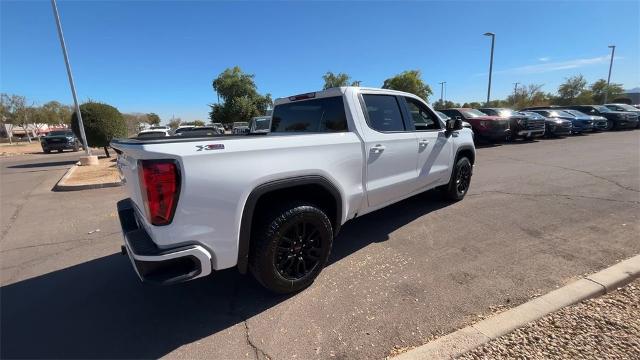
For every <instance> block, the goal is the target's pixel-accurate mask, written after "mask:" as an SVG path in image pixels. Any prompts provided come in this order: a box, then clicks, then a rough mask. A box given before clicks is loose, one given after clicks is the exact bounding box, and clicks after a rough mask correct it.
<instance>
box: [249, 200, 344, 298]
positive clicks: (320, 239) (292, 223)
mask: <svg viewBox="0 0 640 360" xmlns="http://www.w3.org/2000/svg"><path fill="white" fill-rule="evenodd" d="M252 239H253V241H252V244H251V250H250V254H249V261H250V269H251V272H252V273H253V276H254V277H255V278H256V280H258V282H259V283H260V284H262V285H263V286H264V287H266V288H267V289H269V290H271V291H273V292H276V293H281V294H287V293H293V292H297V291H300V290H302V289H304V288H306V287H308V286H309V285H311V284H312V283H313V281H314V280H315V278H316V277H317V276H318V274H320V271H322V268H323V267H324V265H325V263H326V262H327V259H328V258H329V254H330V252H331V246H332V243H333V227H332V226H331V221H329V218H328V217H327V215H326V214H325V213H324V212H323V211H322V210H321V209H319V208H317V207H316V206H315V205H312V204H309V203H305V202H294V203H290V204H289V205H286V206H283V207H280V208H277V209H275V210H274V209H269V210H267V211H266V212H265V215H264V216H263V217H262V218H261V219H260V220H259V221H258V224H257V227H256V231H254V232H253V235H252Z"/></svg>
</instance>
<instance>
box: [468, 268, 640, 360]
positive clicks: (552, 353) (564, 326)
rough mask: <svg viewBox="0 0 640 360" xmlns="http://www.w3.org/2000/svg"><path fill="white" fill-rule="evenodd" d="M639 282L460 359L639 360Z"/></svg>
mask: <svg viewBox="0 0 640 360" xmlns="http://www.w3.org/2000/svg"><path fill="white" fill-rule="evenodd" d="M639 357H640V280H635V281H634V282H632V283H630V284H629V285H627V286H626V287H623V288H621V289H618V290H617V291H613V292H610V293H608V294H606V295H603V296H601V297H598V298H595V299H590V300H586V301H584V302H582V303H579V304H575V305H572V306H569V307H566V308H563V309H561V310H559V311H557V312H555V313H551V314H549V315H547V316H545V317H543V318H541V319H540V320H538V321H535V322H533V323H531V324H529V325H528V326H526V327H523V328H520V329H517V330H515V331H513V332H512V333H510V334H508V335H504V336H502V337H500V338H498V339H495V340H493V341H491V342H489V343H487V344H485V345H483V346H481V347H479V348H476V349H475V350H472V351H471V352H468V353H466V354H463V355H462V356H460V357H459V359H575V358H580V359H606V358H615V359H638V358H639Z"/></svg>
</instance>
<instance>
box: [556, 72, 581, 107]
mask: <svg viewBox="0 0 640 360" xmlns="http://www.w3.org/2000/svg"><path fill="white" fill-rule="evenodd" d="M586 89H587V80H586V79H585V78H584V76H582V75H576V76H572V77H570V78H567V79H565V82H564V83H562V84H560V86H559V87H558V97H557V98H556V101H557V102H558V103H559V104H560V105H572V104H575V103H576V99H577V98H578V97H579V96H580V95H581V94H582V93H583V92H585V90H586ZM585 96H586V94H582V100H585V99H584V98H585Z"/></svg>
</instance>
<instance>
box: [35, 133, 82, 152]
mask: <svg viewBox="0 0 640 360" xmlns="http://www.w3.org/2000/svg"><path fill="white" fill-rule="evenodd" d="M40 145H41V146H42V151H44V152H45V153H47V154H48V153H50V152H51V151H52V150H58V152H62V151H63V150H73V151H78V150H80V148H81V147H82V145H81V144H80V140H78V138H77V137H76V135H75V134H74V133H73V131H71V130H55V131H52V132H50V133H49V134H47V136H45V137H43V138H41V139H40Z"/></svg>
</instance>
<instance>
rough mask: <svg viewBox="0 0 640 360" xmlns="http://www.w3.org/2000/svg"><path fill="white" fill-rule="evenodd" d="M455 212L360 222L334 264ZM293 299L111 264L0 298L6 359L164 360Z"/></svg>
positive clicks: (428, 206)
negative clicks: (149, 279)
mask: <svg viewBox="0 0 640 360" xmlns="http://www.w3.org/2000/svg"><path fill="white" fill-rule="evenodd" d="M448 204H449V203H448V202H445V201H443V200H440V197H439V194H437V193H434V192H430V193H426V194H421V195H417V196H415V197H412V198H410V199H407V200H405V201H402V202H400V203H398V204H395V205H392V206H390V207H387V208H385V209H383V210H380V211H377V212H375V213H372V214H370V215H367V216H363V217H362V218H361V219H357V220H354V221H353V222H352V223H349V224H347V225H346V226H345V227H344V230H343V232H342V233H341V235H340V236H339V237H338V238H337V239H336V240H335V242H334V249H333V252H332V256H331V258H330V260H329V263H333V262H336V261H338V260H340V259H342V258H344V257H346V256H348V255H350V254H352V253H353V252H355V251H358V250H359V249H361V248H364V247H366V246H367V245H368V244H370V243H372V242H380V241H385V240H387V239H388V237H389V233H390V232H392V231H394V230H396V229H397V228H399V227H401V226H404V225H405V224H407V223H408V222H411V221H412V220H414V219H416V218H418V217H420V216H423V215H425V214H428V213H429V212H431V211H435V210H437V209H440V208H442V207H445V206H447V205H448ZM292 296H296V295H292ZM289 297H290V296H283V295H274V294H272V293H270V292H268V291H267V290H265V289H263V288H262V287H260V286H259V285H258V284H257V282H256V281H255V280H254V279H253V278H252V277H251V276H250V275H248V276H245V275H241V274H239V273H238V272H237V271H236V270H235V269H228V270H223V271H219V272H217V273H216V274H214V275H213V276H211V277H207V278H203V279H199V280H195V281H192V282H188V283H184V284H178V285H173V286H167V287H159V286H151V285H145V284H141V283H140V282H139V281H138V279H137V277H136V276H135V274H134V272H133V270H132V268H131V264H130V263H129V260H128V258H126V257H124V256H122V255H120V254H113V255H109V256H105V257H102V258H98V259H95V260H91V261H88V262H85V263H82V264H79V265H76V266H72V267H69V268H66V269H62V270H58V271H54V272H51V273H48V274H44V275H41V276H38V277H35V278H31V279H27V280H23V281H20V282H17V283H14V284H11V285H7V286H3V287H2V288H0V301H1V303H2V307H1V313H0V315H1V316H0V327H1V328H2V333H1V335H0V338H1V342H0V349H1V351H0V357H1V358H75V359H77V358H158V357H161V356H163V355H166V354H167V353H169V352H171V351H172V350H175V349H176V348H178V347H179V346H181V345H183V344H187V343H191V342H194V341H197V340H199V339H202V338H204V337H207V336H209V335H212V334H215V333H217V332H219V331H222V330H224V329H227V328H229V327H231V326H233V325H235V324H238V323H241V322H242V321H244V320H245V319H247V318H250V317H252V316H255V315H257V314H260V313H261V312H263V311H265V310H267V309H269V308H271V307H272V306H275V305H276V304H278V303H280V302H282V301H285V300H286V299H288V298H289Z"/></svg>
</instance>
